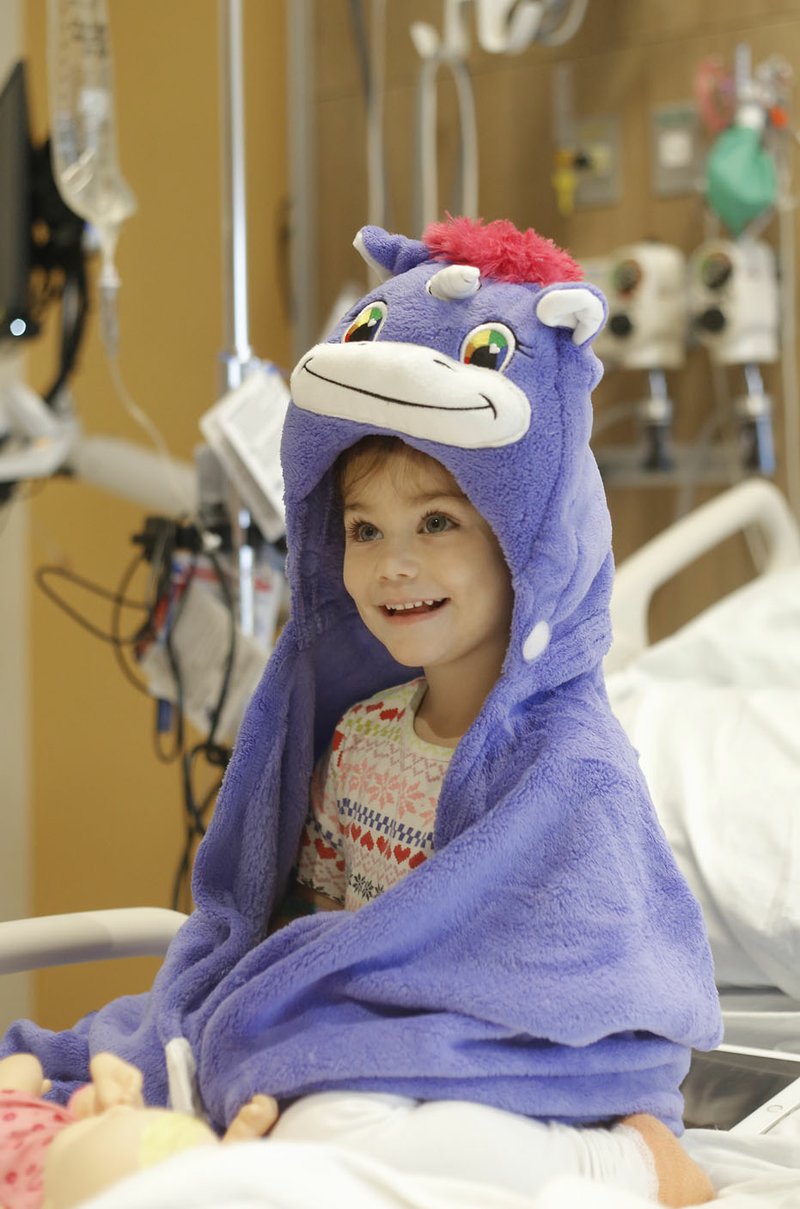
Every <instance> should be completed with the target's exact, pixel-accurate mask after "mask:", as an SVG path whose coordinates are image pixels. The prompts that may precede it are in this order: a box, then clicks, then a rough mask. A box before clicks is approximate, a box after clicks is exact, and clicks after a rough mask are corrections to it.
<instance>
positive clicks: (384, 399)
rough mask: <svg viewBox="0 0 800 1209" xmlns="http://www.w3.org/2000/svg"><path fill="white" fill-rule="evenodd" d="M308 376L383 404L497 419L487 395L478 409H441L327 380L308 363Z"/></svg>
mask: <svg viewBox="0 0 800 1209" xmlns="http://www.w3.org/2000/svg"><path fill="white" fill-rule="evenodd" d="M303 369H304V370H305V372H306V373H307V374H311V377H312V378H318V379H319V381H320V382H327V383H328V385H329V386H340V387H342V388H343V389H345V390H352V391H354V392H355V393H356V394H359V395H367V396H368V397H369V398H370V399H380V401H381V402H382V403H396V404H397V405H398V406H399V407H422V408H424V410H425V411H491V413H492V415H493V417H494V418H495V420H496V419H497V408H496V407H495V405H494V403H492V401H491V399H487V398H486V395H481V396H480V398H481V399H485V400H486V402H485V403H482V404H479V405H478V406H477V407H439V406H437V405H436V404H435V403H411V402H410V401H409V400H408V399H394V398H392V396H391V395H381V394H378V392H377V391H374V390H364V388H363V387H362V386H351V385H350V384H349V383H347V382H337V381H336V379H335V378H326V377H325V375H324V374H318V373H316V372H315V371H314V370H313V369H309V368H308V362H306V364H305V365H304V366H303Z"/></svg>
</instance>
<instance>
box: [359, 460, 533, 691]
mask: <svg viewBox="0 0 800 1209" xmlns="http://www.w3.org/2000/svg"><path fill="white" fill-rule="evenodd" d="M368 457H370V455H367V454H360V453H359V452H358V451H356V453H355V454H353V455H352V457H351V458H350V459H349V460H348V461H347V463H346V466H345V469H344V472H343V475H342V480H341V492H342V503H343V508H344V526H345V553H344V585H345V588H346V589H347V591H348V593H349V594H350V596H351V597H352V599H353V601H354V602H355V605H356V607H357V609H358V612H359V614H360V616H361V618H362V620H363V622H364V624H365V625H366V626H367V628H368V629H369V630H370V631H371V633H373V634H374V635H375V637H376V638H378V639H379V641H380V642H382V643H383V645H384V646H385V647H386V648H387V650H388V651H389V653H390V654H391V655H392V656H393V657H394V658H395V659H396V660H397V662H398V663H401V664H403V665H405V666H407V667H422V668H424V669H425V671H426V673H427V672H428V670H429V669H432V668H444V667H448V668H449V669H451V670H453V671H459V672H463V673H464V674H465V675H469V673H470V668H471V665H472V664H475V665H476V666H478V665H479V666H481V667H485V666H486V663H487V661H490V662H491V661H492V659H493V658H494V657H496V665H497V675H499V673H500V668H501V666H502V662H503V658H504V656H505V651H506V647H507V645H508V639H509V633H510V629H511V611H512V606H513V593H512V589H511V577H510V575H509V571H508V567H507V565H506V562H505V559H504V557H503V554H502V551H501V549H500V546H499V543H498V541H497V538H496V537H495V535H494V533H493V531H492V530H491V528H490V527H489V525H488V524H487V523H486V521H485V520H484V519H483V517H482V516H481V514H480V513H479V512H478V511H477V510H476V509H475V508H474V507H473V506H472V504H471V503H470V502H469V500H468V499H467V497H466V496H465V495H464V493H463V492H462V491H461V489H460V487H459V486H458V484H457V483H456V481H455V479H454V478H453V477H452V475H451V474H450V473H449V471H447V470H445V468H444V467H443V466H442V465H441V464H440V463H439V462H437V461H435V459H433V458H430V457H428V456H427V455H425V454H422V453H419V452H418V451H415V450H409V448H408V447H407V446H403V445H402V444H400V443H398V448H397V449H394V450H391V451H389V452H386V453H384V454H383V455H382V456H381V457H380V460H378V461H377V462H376V461H375V457H374V455H372V456H371V457H370V460H369V462H367V461H366V460H365V459H366V458H368Z"/></svg>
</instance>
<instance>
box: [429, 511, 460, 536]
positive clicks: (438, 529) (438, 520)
mask: <svg viewBox="0 0 800 1209" xmlns="http://www.w3.org/2000/svg"><path fill="white" fill-rule="evenodd" d="M422 525H423V529H424V531H425V532H426V533H444V532H446V530H448V529H452V528H453V527H454V526H453V522H452V521H451V520H450V517H449V516H445V514H444V513H443V512H431V513H430V515H428V516H426V517H425V519H424V520H423V522H422Z"/></svg>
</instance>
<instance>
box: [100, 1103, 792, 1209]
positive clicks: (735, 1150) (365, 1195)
mask: <svg viewBox="0 0 800 1209" xmlns="http://www.w3.org/2000/svg"><path fill="white" fill-rule="evenodd" d="M792 1120H793V1119H790V1121H792ZM685 1144H686V1147H687V1149H688V1150H689V1152H690V1153H691V1154H692V1156H693V1157H694V1158H695V1159H696V1160H697V1162H698V1163H700V1164H701V1165H702V1166H703V1167H704V1168H705V1170H706V1171H707V1172H708V1173H709V1175H710V1177H711V1179H712V1181H713V1182H714V1185H715V1187H716V1188H717V1190H718V1191H719V1192H720V1194H721V1195H720V1203H721V1204H722V1205H724V1207H725V1209H797V1206H798V1204H800V1125H798V1126H796V1125H794V1124H791V1125H790V1126H789V1127H787V1128H786V1129H785V1130H784V1131H783V1132H782V1134H781V1135H780V1136H773V1135H769V1136H766V1137H754V1138H741V1137H737V1136H735V1135H732V1134H727V1133H717V1132H713V1131H710V1130H690V1131H689V1132H688V1133H687V1134H686V1135H685ZM398 1166H399V1167H402V1159H400V1160H399V1162H398ZM652 1203H653V1202H652V1201H647V1200H644V1199H642V1198H641V1197H639V1196H636V1195H633V1194H627V1193H625V1192H622V1191H620V1190H618V1189H615V1188H610V1187H603V1186H600V1185H597V1184H594V1183H592V1182H591V1181H589V1180H583V1179H578V1178H575V1177H571V1176H564V1177H559V1178H558V1179H555V1180H553V1181H551V1182H550V1183H549V1184H548V1185H547V1186H546V1187H545V1188H543V1189H541V1190H540V1191H539V1192H538V1193H537V1194H536V1195H534V1196H531V1197H530V1198H528V1197H523V1196H519V1195H517V1194H514V1193H511V1192H507V1191H505V1190H503V1189H501V1188H499V1187H494V1186H492V1187H490V1186H487V1185H485V1184H468V1183H466V1182H464V1181H463V1180H460V1179H458V1177H457V1175H455V1174H454V1176H453V1178H452V1179H443V1178H441V1177H433V1176H421V1175H416V1174H415V1173H413V1172H410V1171H404V1170H402V1169H400V1170H398V1169H395V1168H391V1167H389V1166H387V1165H385V1164H379V1163H376V1162H373V1161H372V1160H370V1159H368V1158H366V1157H364V1156H361V1155H358V1154H355V1153H353V1152H352V1151H346V1150H340V1149H337V1148H336V1147H335V1146H330V1145H315V1144H313V1143H307V1142H270V1141H265V1142H249V1143H241V1144H239V1145H236V1146H224V1147H223V1146H220V1147H214V1148H208V1149H204V1150H196V1151H192V1152H185V1153H183V1154H179V1155H176V1156H175V1157H174V1158H172V1159H170V1160H168V1161H167V1162H166V1163H162V1164H160V1165H159V1166H158V1167H154V1168H151V1169H150V1170H149V1171H144V1172H141V1173H140V1174H139V1175H137V1176H133V1177H131V1178H130V1179H128V1180H125V1181H124V1182H123V1183H121V1184H118V1185H117V1186H116V1188H113V1189H110V1190H109V1191H108V1192H106V1193H103V1194H102V1195H101V1196H99V1197H96V1198H94V1199H93V1200H92V1201H91V1202H87V1204H86V1206H85V1209H142V1206H145V1205H146V1206H147V1207H148V1209H309V1207H310V1206H312V1205H313V1206H320V1207H322V1206H324V1207H325V1209H584V1207H585V1209H647V1207H648V1206H652Z"/></svg>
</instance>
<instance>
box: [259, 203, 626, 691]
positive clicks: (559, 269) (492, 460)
mask: <svg viewBox="0 0 800 1209" xmlns="http://www.w3.org/2000/svg"><path fill="white" fill-rule="evenodd" d="M356 246H357V247H358V248H359V249H360V250H361V252H362V254H364V256H365V258H366V259H367V260H368V261H369V262H370V263H371V264H372V265H373V267H376V268H379V269H380V272H381V274H382V275H383V277H384V278H385V280H384V281H383V282H382V284H381V285H380V286H378V287H377V288H376V289H374V290H372V291H371V292H370V293H369V294H368V295H367V296H366V297H365V298H364V299H362V300H361V301H360V302H359V303H358V304H357V306H356V307H355V308H353V310H352V311H350V312H349V313H348V314H347V315H346V316H345V318H344V319H343V320H342V322H341V323H340V324H339V326H338V327H337V328H336V329H335V331H334V332H333V333H332V334H331V336H330V337H329V339H328V340H327V341H326V342H325V343H323V344H319V345H317V346H316V347H315V348H312V349H311V350H310V351H309V352H308V353H306V355H305V356H304V357H302V358H301V360H300V361H299V363H298V365H297V366H296V368H295V370H294V373H293V374H292V379H291V389H292V398H293V404H292V405H291V406H290V408H289V414H288V416H287V420H286V425H285V429H284V443H283V462H284V477H285V483H286V505H287V514H288V517H289V522H288V524H289V533H288V537H289V549H290V560H291V563H292V579H293V586H294V587H295V591H294V593H293V596H294V603H293V610H294V611H295V614H296V620H297V622H298V624H299V626H300V628H301V629H305V630H306V631H307V632H308V633H309V635H310V632H311V630H312V629H314V630H317V631H318V630H319V626H320V624H321V622H322V618H323V617H324V613H325V610H326V608H329V609H332V610H335V611H337V612H339V613H340V614H341V612H342V611H344V612H353V613H354V610H353V609H352V607H351V606H350V604H349V601H348V600H347V598H346V594H345V592H344V587H343V585H341V569H340V568H341V559H342V536H341V522H340V519H339V517H338V515H337V512H336V504H335V501H334V499H333V493H332V487H331V481H330V474H329V470H330V467H331V465H332V463H333V461H334V460H335V458H336V456H337V455H338V454H339V453H340V452H341V450H342V449H344V448H346V447H347V446H349V445H352V444H354V443H355V442H356V441H358V440H359V439H360V438H362V437H363V436H366V435H368V434H372V433H391V434H394V435H397V436H399V437H401V438H402V439H403V440H404V441H406V442H407V443H408V444H409V445H413V446H415V447H416V448H417V449H420V450H422V451H423V452H425V453H427V454H429V455H430V456H432V457H434V458H436V459H437V460H438V461H439V462H441V463H442V464H443V465H444V466H445V467H446V468H447V469H448V470H449V471H450V473H451V474H452V475H453V477H454V478H455V479H456V481H457V482H458V483H459V486H460V487H461V489H462V490H463V491H464V492H465V494H466V495H467V496H468V497H469V499H470V500H471V502H472V503H473V505H474V506H475V507H476V508H477V509H478V511H479V512H480V513H481V514H482V515H483V516H484V517H485V519H486V520H487V521H488V522H489V524H490V525H491V526H492V528H493V530H494V532H495V534H496V536H497V538H498V540H499V542H500V545H501V547H502V549H503V552H504V554H505V557H506V561H507V563H508V565H509V567H510V570H511V576H512V582H513V586H514V592H515V609H514V618H513V623H512V634H511V641H510V645H509V650H508V656H507V660H506V669H505V671H506V675H507V676H510V677H511V678H512V679H515V680H517V681H521V683H520V684H519V688H520V689H524V692H525V695H527V694H528V693H530V692H535V691H541V690H542V689H545V688H551V687H554V686H555V685H556V684H558V683H562V682H564V681H565V680H566V679H570V678H572V677H573V676H575V675H577V674H579V673H581V672H584V671H586V670H588V669H589V668H591V667H594V666H597V665H598V664H599V663H600V661H601V659H602V656H603V654H604V653H605V650H606V649H607V647H608V644H609V641H610V623H609V618H608V607H607V606H608V596H609V591H610V582H611V573H612V560H611V553H610V550H611V531H610V523H609V518H608V510H607V507H606V503H605V497H604V493H603V488H602V484H601V481H600V476H599V473H598V470H597V466H596V463H595V460H594V457H593V456H592V453H591V451H590V449H589V436H590V432H591V402H590V392H591V389H592V387H593V386H594V385H595V384H596V382H597V381H598V379H599V377H600V372H601V371H600V365H599V362H598V360H597V358H596V357H595V355H594V354H593V352H592V351H591V349H590V347H589V342H590V341H591V339H592V337H593V336H594V335H595V334H596V332H597V331H598V330H599V328H600V327H601V326H602V324H603V321H604V317H605V307H604V303H603V300H602V298H601V296H600V295H599V294H598V293H597V291H595V290H594V289H591V288H590V287H588V286H586V285H583V284H580V282H579V281H577V280H576V278H577V277H578V276H579V273H580V270H579V269H578V266H577V265H576V264H575V263H574V261H572V260H571V259H570V258H569V257H568V256H567V255H566V253H563V252H561V251H560V250H559V249H557V248H556V247H555V246H554V245H553V244H551V243H549V241H546V240H544V239H541V238H540V237H539V236H536V235H535V234H534V232H532V231H528V232H526V233H525V234H524V235H523V234H521V233H520V232H518V231H516V230H515V229H514V228H513V227H511V225H510V224H508V223H491V224H489V225H488V226H487V227H482V226H480V224H475V223H471V222H469V221H468V220H465V219H461V220H457V221H455V222H451V223H449V224H439V225H436V226H434V227H432V228H429V230H428V231H427V232H426V235H425V241H424V242H420V241H414V240H408V239H405V238H403V237H402V236H397V235H388V234H387V233H386V232H385V231H382V230H380V229H379V228H375V227H366V228H364V229H363V230H362V231H361V232H359V235H358V237H357V239H356ZM309 545H310V548H309ZM336 564H338V568H339V569H338V571H337V566H336ZM314 568H317V569H318V571H317V573H318V574H319V573H322V574H324V575H325V576H326V577H327V578H328V583H329V586H328V588H327V589H324V590H323V589H322V588H320V589H319V590H314V589H313V588H311V587H310V584H309V580H310V578H314ZM334 584H336V585H338V590H337V588H336V587H333V586H331V585H334ZM322 596H325V597H326V598H327V599H326V600H325V601H324V602H323V600H322ZM298 608H299V615H298V614H297V610H298ZM320 609H322V613H321V612H320ZM322 624H324V622H322ZM353 624H354V626H357V625H360V624H361V623H360V620H359V619H358V618H357V617H356V616H354V620H353ZM403 674H404V675H405V676H407V675H408V670H407V669H405V671H404V673H403ZM384 679H385V675H384ZM379 687H386V685H385V683H384V684H383V685H381V684H380V683H377V682H376V685H375V689H377V688H379Z"/></svg>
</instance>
